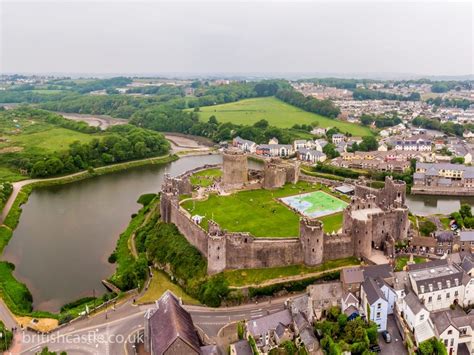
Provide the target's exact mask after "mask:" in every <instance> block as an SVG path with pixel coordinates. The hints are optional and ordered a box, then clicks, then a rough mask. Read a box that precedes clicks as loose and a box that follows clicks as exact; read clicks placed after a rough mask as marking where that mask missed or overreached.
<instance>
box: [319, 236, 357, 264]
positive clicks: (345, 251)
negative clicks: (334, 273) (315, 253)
mask: <svg viewBox="0 0 474 355" xmlns="http://www.w3.org/2000/svg"><path fill="white" fill-rule="evenodd" d="M350 256H354V242H353V240H352V237H351V236H348V235H344V234H337V235H328V234H325V235H324V245H323V261H329V260H335V259H341V258H348V257H350Z"/></svg>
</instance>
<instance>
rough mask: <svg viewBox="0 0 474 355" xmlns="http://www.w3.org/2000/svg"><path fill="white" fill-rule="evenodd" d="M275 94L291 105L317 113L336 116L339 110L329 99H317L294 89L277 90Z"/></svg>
mask: <svg viewBox="0 0 474 355" xmlns="http://www.w3.org/2000/svg"><path fill="white" fill-rule="evenodd" d="M275 96H276V97H277V98H278V99H280V100H282V101H284V102H286V103H288V104H290V105H293V106H296V107H298V108H300V109H302V110H304V111H308V112H312V113H316V114H318V115H322V116H327V117H329V118H336V117H337V116H338V115H339V114H340V113H341V110H340V109H339V107H337V106H336V105H334V103H333V102H332V101H331V100H318V99H316V98H314V97H311V96H304V95H303V94H301V93H299V92H297V91H296V90H292V89H291V90H279V91H278V92H277V93H276V94H275Z"/></svg>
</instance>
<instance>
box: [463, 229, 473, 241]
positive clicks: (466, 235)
mask: <svg viewBox="0 0 474 355" xmlns="http://www.w3.org/2000/svg"><path fill="white" fill-rule="evenodd" d="M460 240H461V242H474V231H462V232H461V235H460Z"/></svg>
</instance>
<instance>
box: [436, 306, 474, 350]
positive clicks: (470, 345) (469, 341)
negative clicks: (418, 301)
mask: <svg viewBox="0 0 474 355" xmlns="http://www.w3.org/2000/svg"><path fill="white" fill-rule="evenodd" d="M431 319H432V321H433V324H434V326H435V329H436V333H437V335H438V338H439V339H440V340H442V341H443V343H444V345H445V346H446V349H447V351H448V354H452V355H456V354H457V353H458V350H459V345H461V344H465V346H466V347H467V351H468V352H469V353H470V354H472V353H473V350H474V333H473V329H474V314H468V315H462V314H458V313H457V312H455V311H451V310H448V311H442V312H436V313H432V314H431Z"/></svg>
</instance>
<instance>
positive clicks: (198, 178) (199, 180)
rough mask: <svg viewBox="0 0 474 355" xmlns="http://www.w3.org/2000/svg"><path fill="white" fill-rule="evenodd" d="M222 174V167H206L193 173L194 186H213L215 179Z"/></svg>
mask: <svg viewBox="0 0 474 355" xmlns="http://www.w3.org/2000/svg"><path fill="white" fill-rule="evenodd" d="M221 176H222V170H221V169H206V170H202V171H198V172H197V173H195V174H193V175H192V176H191V179H190V180H191V184H192V185H193V186H202V187H208V186H211V185H212V184H213V183H214V181H215V180H216V179H217V178H219V177H221Z"/></svg>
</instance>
